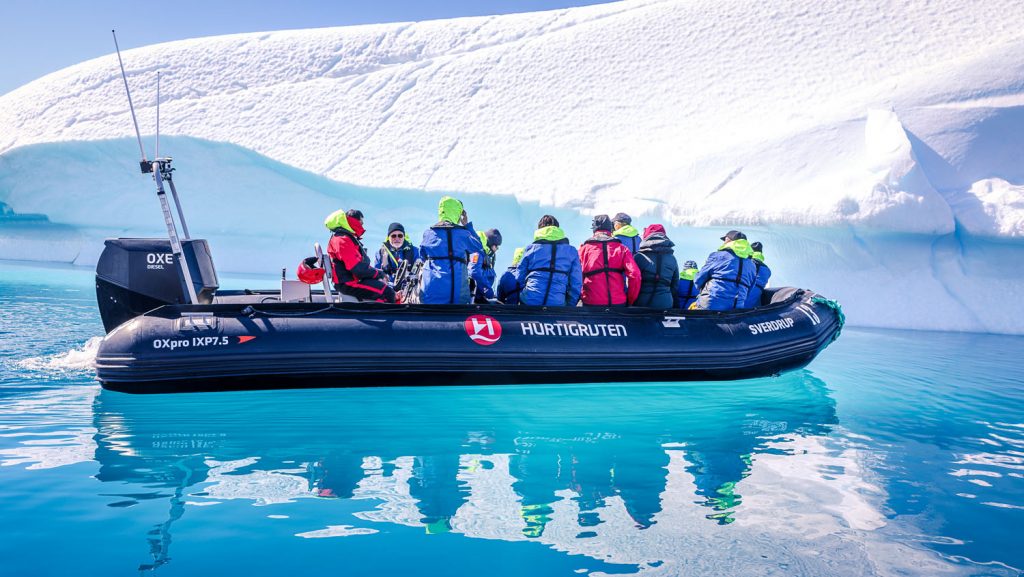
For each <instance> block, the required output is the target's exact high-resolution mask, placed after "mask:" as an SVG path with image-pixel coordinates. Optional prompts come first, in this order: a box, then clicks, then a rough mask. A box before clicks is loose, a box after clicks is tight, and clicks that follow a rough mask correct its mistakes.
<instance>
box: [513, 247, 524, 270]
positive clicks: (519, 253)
mask: <svg viewBox="0 0 1024 577" xmlns="http://www.w3.org/2000/svg"><path fill="white" fill-rule="evenodd" d="M525 251H526V249H525V248H523V247H519V248H517V249H516V250H515V251H513V252H512V266H513V267H516V266H519V261H521V260H523V252H525Z"/></svg>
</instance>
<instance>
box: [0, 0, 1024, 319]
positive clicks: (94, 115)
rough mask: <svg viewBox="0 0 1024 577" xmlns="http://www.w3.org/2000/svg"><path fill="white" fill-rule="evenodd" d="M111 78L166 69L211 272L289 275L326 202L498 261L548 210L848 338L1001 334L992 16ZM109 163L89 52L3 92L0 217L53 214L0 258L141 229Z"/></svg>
mask: <svg viewBox="0 0 1024 577" xmlns="http://www.w3.org/2000/svg"><path fill="white" fill-rule="evenodd" d="M124 59H125V64H126V67H127V69H128V75H129V81H130V83H131V85H132V88H133V90H134V91H135V92H134V97H135V102H136V104H137V105H138V106H139V110H138V112H139V122H140V125H141V126H143V127H153V125H154V118H155V114H154V112H155V106H154V105H155V84H156V72H157V71H160V72H161V77H162V83H161V90H162V99H163V102H162V104H161V119H162V126H161V132H162V133H163V134H167V135H173V136H177V137H178V138H177V139H176V140H169V141H167V143H166V148H162V151H163V152H170V153H171V154H172V155H174V156H175V158H176V162H177V164H178V166H179V168H180V169H181V172H180V177H179V180H180V181H181V182H180V183H179V187H180V188H181V189H182V192H183V195H184V198H183V202H184V204H185V208H186V209H187V210H188V213H189V215H190V216H191V219H192V220H190V221H189V225H190V228H192V229H193V233H194V234H196V233H198V235H199V236H204V237H207V238H209V239H210V240H211V246H212V249H213V251H214V254H215V256H216V258H217V260H218V265H219V266H220V268H221V269H222V270H227V271H254V270H261V269H260V267H265V266H267V265H266V263H267V262H274V263H275V264H276V262H277V260H275V259H280V262H281V264H280V265H279V266H288V267H289V268H290V267H291V266H293V264H294V262H295V261H296V260H297V259H298V258H300V257H301V256H305V253H306V252H307V250H308V249H307V247H308V246H309V244H311V242H312V241H313V240H319V237H320V236H322V234H321V232H322V231H321V230H320V229H319V226H320V225H319V222H320V221H321V220H322V217H323V215H324V214H325V213H326V212H329V211H330V210H333V209H334V208H338V207H339V206H345V207H348V206H356V205H358V206H359V207H360V208H363V210H364V212H366V213H367V216H368V224H370V225H371V226H370V230H371V233H370V235H369V236H368V238H369V239H370V240H369V244H371V245H373V244H375V243H376V242H377V241H376V238H378V236H377V235H379V236H383V226H385V225H386V224H387V223H388V222H390V221H392V220H401V221H402V222H403V223H405V224H406V227H407V228H410V229H413V230H412V231H411V234H412V236H413V237H416V236H418V234H419V232H418V231H419V230H422V227H424V226H427V225H429V224H431V221H432V220H433V213H434V207H433V205H434V203H435V202H436V197H437V196H438V193H440V192H454V193H460V194H462V195H464V196H466V197H467V198H471V199H472V202H468V203H467V208H468V209H469V210H470V212H471V215H472V216H473V217H474V221H475V224H477V226H478V227H481V228H490V227H493V226H497V227H500V228H502V233H503V236H505V238H506V243H507V244H508V246H509V247H511V246H515V245H520V244H522V243H525V242H528V241H529V238H530V232H531V229H532V226H533V224H534V223H535V222H536V220H537V218H538V217H539V216H540V215H541V214H543V213H544V212H551V213H552V214H556V215H557V216H558V217H559V218H560V219H563V224H564V225H566V226H565V228H566V229H567V232H568V233H569V235H570V238H571V240H572V241H573V242H577V243H578V242H581V241H582V240H583V239H584V236H585V235H586V234H587V232H588V231H587V226H586V225H587V222H588V221H589V218H588V217H589V215H591V214H596V213H600V212H607V213H615V212H627V213H630V214H631V215H632V216H633V218H634V223H635V224H641V225H645V224H649V223H651V222H663V223H664V224H666V225H668V226H669V230H670V233H671V236H672V237H673V240H677V244H678V245H679V248H678V250H677V256H679V257H681V258H685V259H690V258H692V259H694V260H698V261H701V260H702V259H703V256H704V255H706V254H707V253H708V252H710V251H711V250H712V249H714V248H715V247H716V244H717V237H718V236H721V233H722V232H724V230H725V229H728V228H734V227H735V228H742V229H743V230H745V231H746V232H748V234H749V235H750V236H751V237H752V238H751V240H762V241H763V242H764V243H765V254H766V257H767V258H768V262H769V264H771V265H772V267H773V270H774V271H775V284H777V285H779V284H791V285H798V286H806V287H808V288H812V289H814V290H816V291H819V292H821V293H822V294H825V295H827V296H830V297H833V298H838V299H839V300H840V301H842V302H843V304H844V306H845V308H846V311H847V312H848V314H849V317H850V320H851V322H852V323H855V324H861V325H874V326H890V327H911V328H933V329H953V330H975V331H992V332H1002V333H1022V332H1024V328H1022V327H1021V325H1022V324H1024V304H1022V303H1021V299H1019V298H1008V297H1009V295H1019V294H1024V272H1021V271H1024V3H1021V2H1019V1H1016V0H979V1H975V0H970V1H969V0H953V1H951V2H943V3H940V4H929V5H923V4H921V3H919V2H913V1H910V0H903V1H892V2H882V3H879V2H866V1H864V2H858V1H848V0H831V1H826V2H814V1H810V0H806V1H804V0H798V1H795V2H794V1H788V0H785V1H784V0H769V1H767V2H759V3H750V2H739V1H736V0H726V1H724V2H723V1H718V0H715V1H713V0H679V1H672V0H630V1H624V2H617V3H611V4H603V5H599V6H591V7H584V8H572V9H567V10H558V11H551V12H540V13H531V14H516V15H506V16H495V17H483V18H461V19H455V20H445V21H430V22H421V23H405V24H386V25H373V26H355V27H346V28H331V29H315V30H299V31H286V32H270V33H253V34H239V35H232V36H221V37H213V38H204V39H196V40H187V41H181V42H173V43H169V44H161V45H155V46H149V47H145V48H141V49H137V50H131V51H128V52H126V53H125V54H124ZM150 130H151V128H150ZM130 139H131V140H130ZM208 141H214V142H208ZM133 145H134V144H133V132H132V123H131V121H130V118H129V116H128V110H127V107H126V104H125V98H124V95H123V86H122V85H121V84H120V77H119V72H118V68H117V61H116V58H115V57H114V56H113V55H110V56H107V57H104V58H99V59H96V60H91V61H88V62H84V63H82V64H79V65H77V66H73V67H71V68H68V69H65V70H62V71H59V72H56V73H54V74H51V75H49V76H46V77H44V78H41V79H39V80H37V81H35V82H32V83H30V84H28V85H25V86H23V87H21V88H19V89H17V90H15V91H13V92H10V93H8V94H6V95H4V96H0V202H2V203H3V204H4V205H5V206H6V207H7V208H6V210H7V211H13V212H12V214H14V213H16V214H18V215H24V214H27V213H39V214H43V215H46V216H47V217H48V219H49V220H48V221H31V220H30V221H25V220H24V219H22V220H11V219H9V218H8V219H7V220H4V218H5V217H4V215H3V212H4V211H0V258H41V259H45V260H62V259H69V258H70V259H74V260H75V262H78V263H80V264H88V263H90V262H93V261H94V260H95V257H96V255H97V254H98V251H99V250H100V245H101V244H102V243H99V242H98V239H101V238H102V236H104V235H119V236H124V235H126V234H129V233H130V234H145V235H156V234H158V233H159V232H160V228H161V221H160V218H159V211H158V210H157V208H156V206H155V203H154V202H152V200H147V201H144V200H142V199H143V198H146V197H145V194H146V193H148V192H149V188H148V187H150V186H151V185H150V184H149V183H147V182H146V181H145V179H144V178H142V177H140V176H139V175H137V174H133V173H132V170H133V169H132V163H133V162H134V161H135V160H136V158H135V157H136V156H137V151H136V152H133V151H132V146H133ZM150 152H152V150H150ZM135 172H136V173H137V169H135ZM324 177H326V178H324ZM342 183H345V184H342ZM353 185H354V186H353ZM366 187H377V188H379V189H384V190H368V189H367V188H366ZM423 191H430V192H431V194H423ZM468 193H480V194H479V195H474V196H472V197H470V196H469V195H468ZM97 207H102V210H96V208H97ZM0 208H4V207H3V206H0ZM481 216H483V217H486V218H488V219H490V220H484V219H481ZM12 223H16V226H15V224H12ZM32 223H36V224H32ZM44 226H45V227H53V228H48V229H45V230H63V229H59V227H71V229H72V230H73V231H74V234H68V233H67V232H66V231H65V232H62V233H60V234H55V233H54V234H43V233H40V227H44ZM693 227H700V228H693ZM702 228H709V229H710V230H702ZM49 236H52V237H55V239H54V242H55V243H56V238H57V237H59V238H60V240H61V242H62V243H63V244H61V245H59V246H58V245H56V244H54V245H53V246H52V247H48V245H47V244H46V240H45V239H46V238H47V237H49ZM240 237H244V241H243V239H242V238H240ZM69 238H73V239H74V240H73V241H71V240H69ZM69 243H78V244H77V245H76V246H77V249H76V248H75V247H70V246H68V245H69ZM247 251H249V252H248V254H247ZM252 251H258V252H257V253H253V252H252ZM511 252H512V251H511V250H508V251H506V253H507V254H508V255H511ZM257 254H258V255H259V256H258V257H257V256H256V255H257ZM65 255H71V256H70V257H69V256H65ZM503 256H504V255H503ZM506 258H507V257H506ZM273 268H274V267H270V268H268V269H267V270H266V271H264V272H269V271H270V270H273Z"/></svg>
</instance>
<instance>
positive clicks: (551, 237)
mask: <svg viewBox="0 0 1024 577" xmlns="http://www.w3.org/2000/svg"><path fill="white" fill-rule="evenodd" d="M563 238H565V232H564V231H563V230H562V229H560V228H558V227H557V226H545V227H543V228H538V229H537V230H536V231H535V232H534V233H533V240H547V241H552V242H554V241H556V240H562V239H563Z"/></svg>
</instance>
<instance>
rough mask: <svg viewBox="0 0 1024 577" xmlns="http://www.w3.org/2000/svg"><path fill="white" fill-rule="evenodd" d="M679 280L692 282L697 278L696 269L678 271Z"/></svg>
mask: <svg viewBox="0 0 1024 577" xmlns="http://www.w3.org/2000/svg"><path fill="white" fill-rule="evenodd" d="M679 278H681V279H683V280H693V279H695V278H697V269H695V268H685V269H683V270H681V271H679Z"/></svg>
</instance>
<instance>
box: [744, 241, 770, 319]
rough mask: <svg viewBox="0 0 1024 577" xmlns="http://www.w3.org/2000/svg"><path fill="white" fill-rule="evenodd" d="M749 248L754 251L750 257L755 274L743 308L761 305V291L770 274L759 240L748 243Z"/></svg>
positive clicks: (762, 246) (766, 284) (766, 283)
mask: <svg viewBox="0 0 1024 577" xmlns="http://www.w3.org/2000/svg"><path fill="white" fill-rule="evenodd" d="M750 250H752V251H754V252H753V253H752V254H751V255H750V258H751V259H753V261H754V270H755V271H757V274H756V276H755V279H754V286H752V287H750V292H748V293H747V303H746V305H744V307H743V308H746V309H752V308H756V307H759V306H761V293H763V292H764V289H765V287H767V286H768V279H770V278H771V276H772V269H770V268H768V265H767V264H765V262H764V245H762V244H761V243H760V242H752V243H750Z"/></svg>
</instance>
